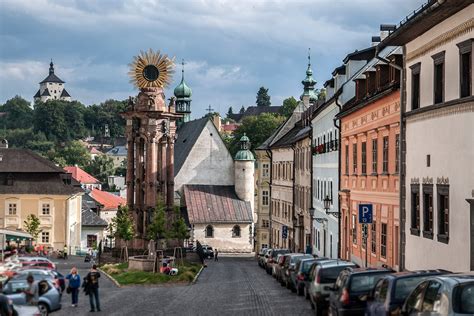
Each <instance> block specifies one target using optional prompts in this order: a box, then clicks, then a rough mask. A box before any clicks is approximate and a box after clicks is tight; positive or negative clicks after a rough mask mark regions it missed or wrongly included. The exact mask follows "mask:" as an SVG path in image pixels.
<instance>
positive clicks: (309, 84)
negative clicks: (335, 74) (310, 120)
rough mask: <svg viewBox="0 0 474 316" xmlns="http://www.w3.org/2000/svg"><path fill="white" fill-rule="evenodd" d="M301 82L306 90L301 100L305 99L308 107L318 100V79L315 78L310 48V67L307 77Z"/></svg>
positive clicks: (304, 101)
mask: <svg viewBox="0 0 474 316" xmlns="http://www.w3.org/2000/svg"><path fill="white" fill-rule="evenodd" d="M301 83H302V84H303V87H304V90H303V94H302V95H301V96H300V100H301V101H303V103H304V105H305V106H306V107H308V106H309V105H310V104H311V103H314V102H316V101H317V100H318V96H317V95H316V93H315V92H314V86H315V85H316V80H314V78H313V70H312V69H311V53H310V50H308V69H306V78H304V80H303V81H301Z"/></svg>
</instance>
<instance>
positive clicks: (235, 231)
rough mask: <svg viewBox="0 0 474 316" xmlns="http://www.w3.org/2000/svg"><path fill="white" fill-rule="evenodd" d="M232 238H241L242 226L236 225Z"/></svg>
mask: <svg viewBox="0 0 474 316" xmlns="http://www.w3.org/2000/svg"><path fill="white" fill-rule="evenodd" d="M232 237H233V238H240V226H239V225H235V226H234V228H232Z"/></svg>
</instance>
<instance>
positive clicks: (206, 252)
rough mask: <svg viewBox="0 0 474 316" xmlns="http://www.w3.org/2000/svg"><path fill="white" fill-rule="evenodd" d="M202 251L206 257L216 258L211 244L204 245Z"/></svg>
mask: <svg viewBox="0 0 474 316" xmlns="http://www.w3.org/2000/svg"><path fill="white" fill-rule="evenodd" d="M202 251H203V253H204V257H205V258H208V259H209V258H214V250H213V249H212V247H211V246H209V245H202Z"/></svg>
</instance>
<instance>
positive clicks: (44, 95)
mask: <svg viewBox="0 0 474 316" xmlns="http://www.w3.org/2000/svg"><path fill="white" fill-rule="evenodd" d="M50 95H51V94H49V90H48V89H44V91H43V94H41V96H42V97H49V96H50Z"/></svg>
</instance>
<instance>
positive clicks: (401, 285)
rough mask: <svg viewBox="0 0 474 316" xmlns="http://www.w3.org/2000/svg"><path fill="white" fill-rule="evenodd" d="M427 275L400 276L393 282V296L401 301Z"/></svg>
mask: <svg viewBox="0 0 474 316" xmlns="http://www.w3.org/2000/svg"><path fill="white" fill-rule="evenodd" d="M428 277H429V276H427V275H425V276H423V275H417V276H412V277H408V278H402V279H399V280H397V281H396V283H395V293H394V298H395V300H396V301H403V300H405V298H407V297H408V295H409V294H410V293H411V292H412V291H413V290H414V289H415V288H416V286H417V285H418V284H420V283H421V282H423V281H424V280H426V279H427V278H428Z"/></svg>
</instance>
